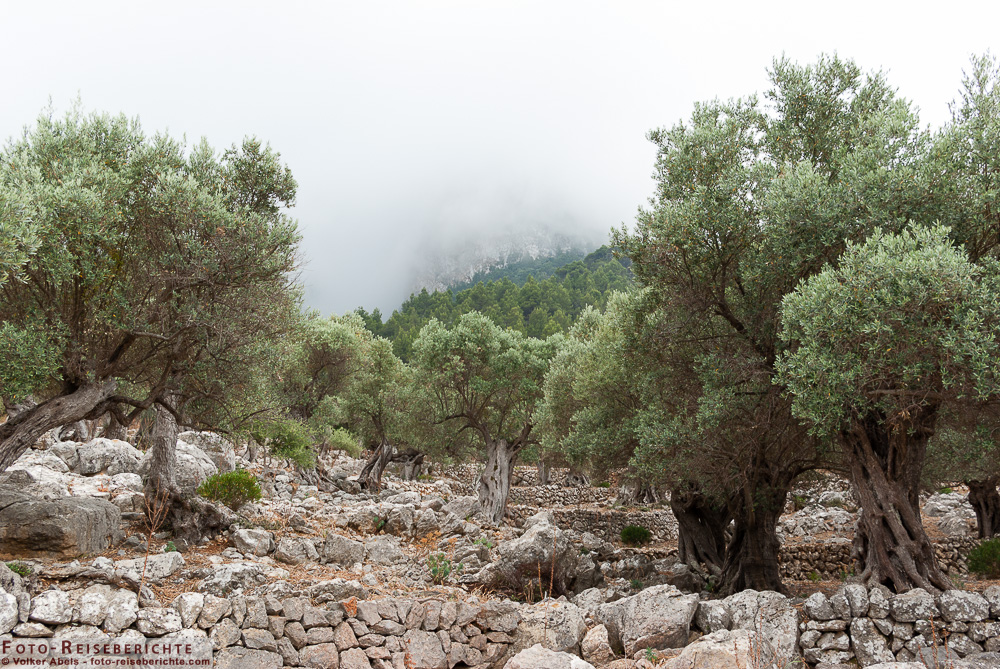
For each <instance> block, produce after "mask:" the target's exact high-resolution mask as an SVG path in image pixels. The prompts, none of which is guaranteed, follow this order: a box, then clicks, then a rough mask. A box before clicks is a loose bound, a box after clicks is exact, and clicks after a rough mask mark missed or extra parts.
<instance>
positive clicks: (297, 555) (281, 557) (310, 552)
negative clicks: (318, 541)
mask: <svg viewBox="0 0 1000 669" xmlns="http://www.w3.org/2000/svg"><path fill="white" fill-rule="evenodd" d="M274 559H275V560H278V561H279V562H285V563H288V564H302V563H303V562H318V561H319V553H317V552H316V546H314V545H313V542H312V541H310V540H309V539H307V538H305V537H284V538H283V539H282V540H281V541H279V542H278V549H277V550H276V551H275V553H274Z"/></svg>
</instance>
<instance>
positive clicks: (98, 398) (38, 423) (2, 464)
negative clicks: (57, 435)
mask: <svg viewBox="0 0 1000 669" xmlns="http://www.w3.org/2000/svg"><path fill="white" fill-rule="evenodd" d="M115 387H116V383H115V381H114V380H113V379H112V380H110V381H105V382H103V383H92V384H87V385H84V386H80V387H79V388H77V389H76V390H74V391H73V392H71V393H69V394H66V395H60V396H59V397H54V398H52V399H50V400H48V401H46V402H42V403H41V404H36V405H35V406H32V407H30V408H27V409H24V410H23V411H21V412H20V413H18V414H17V415H16V416H13V417H11V418H10V419H8V420H7V422H6V423H4V424H3V425H0V472H3V471H6V470H7V468H8V467H10V466H11V465H12V464H14V462H15V461H17V459H18V458H19V457H21V454H22V453H24V452H25V451H26V450H28V449H29V448H31V446H32V445H33V444H34V443H35V442H36V441H38V439H39V438H40V437H41V436H42V435H43V434H45V433H46V432H48V431H49V430H51V429H53V428H56V427H59V426H61V425H66V424H67V423H73V422H75V421H79V420H83V419H84V418H86V417H87V416H88V415H90V414H91V413H92V412H94V410H95V409H97V407H98V406H100V405H101V403H103V402H104V401H105V400H107V399H108V398H109V397H111V396H112V395H113V394H114V392H115Z"/></svg>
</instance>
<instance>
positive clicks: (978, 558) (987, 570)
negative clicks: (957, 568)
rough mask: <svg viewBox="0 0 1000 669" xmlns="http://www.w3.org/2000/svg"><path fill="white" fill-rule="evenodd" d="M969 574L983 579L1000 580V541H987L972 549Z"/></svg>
mask: <svg viewBox="0 0 1000 669" xmlns="http://www.w3.org/2000/svg"><path fill="white" fill-rule="evenodd" d="M969 572H970V573H973V574H975V575H976V576H980V577H982V578H989V579H995V578H1000V539H987V540H986V541H983V542H982V543H980V544H979V545H978V546H976V547H975V548H973V549H972V552H970V553H969Z"/></svg>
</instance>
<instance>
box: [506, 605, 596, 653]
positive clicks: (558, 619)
mask: <svg viewBox="0 0 1000 669" xmlns="http://www.w3.org/2000/svg"><path fill="white" fill-rule="evenodd" d="M586 634H587V622H586V620H584V617H583V612H582V611H581V610H580V609H579V608H577V607H576V605H574V604H570V603H569V602H560V601H558V600H546V601H544V602H540V603H538V604H535V605H534V606H525V607H523V608H522V609H521V622H520V623H518V625H517V629H516V630H515V631H514V633H513V634H512V636H513V638H514V641H513V642H512V643H511V645H510V647H508V649H507V656H508V657H512V656H514V655H516V654H517V653H519V652H520V651H522V650H525V649H527V648H531V647H532V646H534V645H536V644H541V645H542V646H544V647H545V648H548V649H549V650H554V651H557V652H563V651H565V652H569V653H573V654H575V655H579V654H580V642H581V641H583V637H584V636H586Z"/></svg>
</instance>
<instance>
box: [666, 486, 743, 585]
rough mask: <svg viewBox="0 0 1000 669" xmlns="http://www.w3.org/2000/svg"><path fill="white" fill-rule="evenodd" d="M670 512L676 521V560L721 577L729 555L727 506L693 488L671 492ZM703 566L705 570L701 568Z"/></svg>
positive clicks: (729, 517)
mask: <svg viewBox="0 0 1000 669" xmlns="http://www.w3.org/2000/svg"><path fill="white" fill-rule="evenodd" d="M670 510H671V511H673V512H674V517H675V518H677V558H678V559H679V560H680V561H681V562H682V563H683V564H686V565H687V566H689V567H691V568H692V569H694V570H695V571H701V570H702V569H703V568H704V569H707V570H708V572H709V573H711V574H713V575H715V576H718V575H719V574H721V573H722V566H723V564H724V557H725V555H726V528H727V527H729V522H730V521H731V520H732V516H730V514H729V511H728V510H727V509H726V505H724V504H716V503H713V502H711V501H709V500H708V499H706V498H705V496H704V495H702V494H701V493H699V492H697V491H692V490H690V489H684V490H681V489H675V490H673V491H671V493H670ZM702 565H704V567H702Z"/></svg>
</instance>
